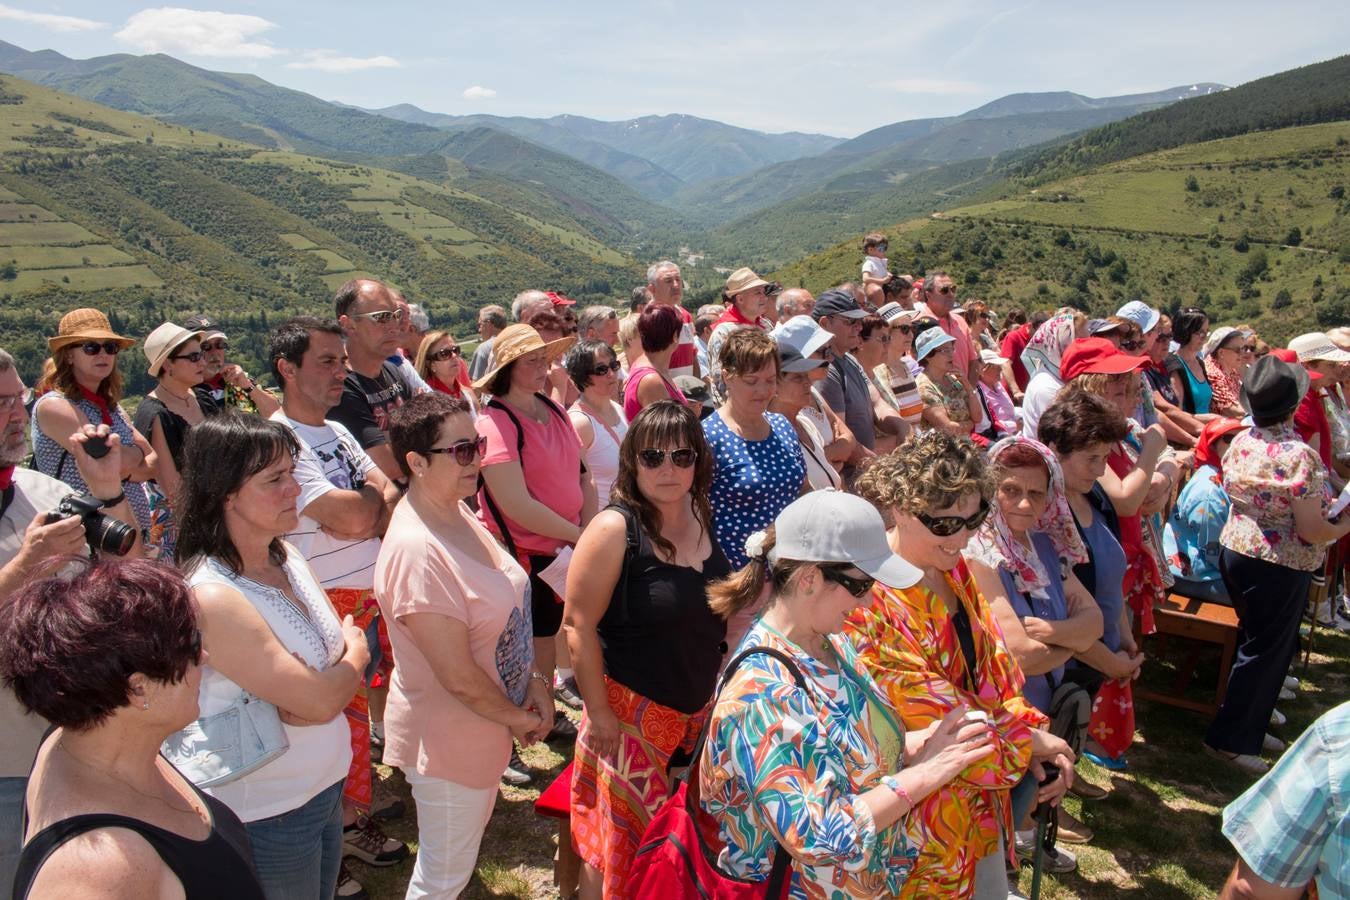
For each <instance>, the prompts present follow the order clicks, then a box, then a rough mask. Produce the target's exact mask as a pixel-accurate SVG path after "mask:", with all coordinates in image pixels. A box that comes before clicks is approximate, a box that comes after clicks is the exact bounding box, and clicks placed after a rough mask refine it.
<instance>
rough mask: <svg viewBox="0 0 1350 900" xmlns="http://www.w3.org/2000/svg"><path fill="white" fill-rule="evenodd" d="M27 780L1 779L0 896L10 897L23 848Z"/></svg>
mask: <svg viewBox="0 0 1350 900" xmlns="http://www.w3.org/2000/svg"><path fill="white" fill-rule="evenodd" d="M27 789H28V779H27V778H0V896H4V895H8V894H9V892H10V886H11V885H13V884H14V873H15V871H16V870H17V869H18V868H19V850H20V848H21V847H22V846H23V795H24V791H26V790H27Z"/></svg>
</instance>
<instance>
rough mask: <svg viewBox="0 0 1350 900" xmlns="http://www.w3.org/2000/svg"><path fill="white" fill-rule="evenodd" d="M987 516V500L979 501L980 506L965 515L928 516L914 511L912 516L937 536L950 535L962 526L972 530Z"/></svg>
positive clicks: (982, 522)
mask: <svg viewBox="0 0 1350 900" xmlns="http://www.w3.org/2000/svg"><path fill="white" fill-rule="evenodd" d="M988 517H989V502H988V501H986V500H981V501H980V508H979V509H977V510H975V512H974V513H973V514H971V515H970V516H967V517H964V518H963V517H962V516H929V515H925V514H924V513H916V514H915V516H914V518H916V519H918V520H919V521H920V522H922V523H923V527H924V528H927V529H928V530H929V531H930V532H932V533H933V534H935V535H937V536H938V537H951V536H952V535H954V534H956V533H957V532H958V531H960V530H961V529H962V528H969V529H970V530H971V531H974V530H975V529H976V528H979V527H980V526H981V525H982V524H984V520H985V519H986V518H988Z"/></svg>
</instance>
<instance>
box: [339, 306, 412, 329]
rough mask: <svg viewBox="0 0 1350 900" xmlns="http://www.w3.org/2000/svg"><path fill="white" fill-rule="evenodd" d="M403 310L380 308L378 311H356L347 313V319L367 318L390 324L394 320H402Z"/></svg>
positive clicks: (381, 323) (382, 323)
mask: <svg viewBox="0 0 1350 900" xmlns="http://www.w3.org/2000/svg"><path fill="white" fill-rule="evenodd" d="M404 317H405V316H404V312H403V310H401V309H382V310H380V311H379V312H368V313H356V314H354V315H349V316H348V317H347V318H349V319H369V320H370V321H372V322H374V323H375V324H377V325H392V324H393V323H395V322H402V321H403V319H404Z"/></svg>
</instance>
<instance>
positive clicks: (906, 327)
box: [891, 325, 914, 334]
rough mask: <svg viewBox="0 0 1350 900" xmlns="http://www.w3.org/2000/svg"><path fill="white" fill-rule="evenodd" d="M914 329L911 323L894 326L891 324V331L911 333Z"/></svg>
mask: <svg viewBox="0 0 1350 900" xmlns="http://www.w3.org/2000/svg"><path fill="white" fill-rule="evenodd" d="M913 330H914V329H913V328H910V327H909V325H892V326H891V331H898V332H900V333H901V334H909V333H910V332H912V331H913Z"/></svg>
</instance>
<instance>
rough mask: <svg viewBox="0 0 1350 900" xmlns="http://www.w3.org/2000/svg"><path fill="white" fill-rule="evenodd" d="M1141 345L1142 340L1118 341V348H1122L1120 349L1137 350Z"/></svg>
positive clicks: (1142, 344) (1142, 343)
mask: <svg viewBox="0 0 1350 900" xmlns="http://www.w3.org/2000/svg"><path fill="white" fill-rule="evenodd" d="M1143 346H1144V342H1143V341H1121V342H1120V349H1122V350H1138V349H1140V348H1141V347H1143Z"/></svg>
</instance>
